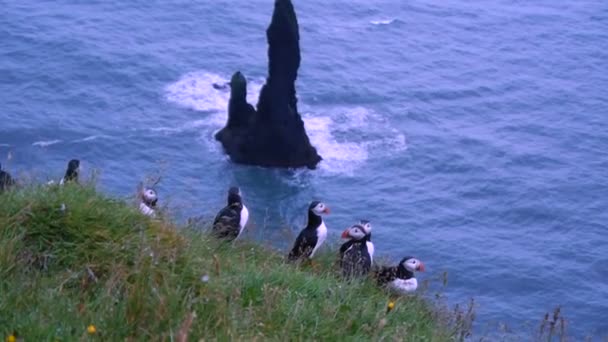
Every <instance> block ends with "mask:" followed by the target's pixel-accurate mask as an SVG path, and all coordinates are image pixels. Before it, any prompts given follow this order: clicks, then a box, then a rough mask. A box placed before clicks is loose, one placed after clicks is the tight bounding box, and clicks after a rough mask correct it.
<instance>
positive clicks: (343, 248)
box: [340, 239, 354, 258]
mask: <svg viewBox="0 0 608 342" xmlns="http://www.w3.org/2000/svg"><path fill="white" fill-rule="evenodd" d="M353 242H354V241H353V240H352V239H351V240H348V241H346V242H345V243H343V244H342V246H340V258H342V257H344V253H345V252H346V251H347V250H348V249H349V248H350V247H351V246H352V245H353Z"/></svg>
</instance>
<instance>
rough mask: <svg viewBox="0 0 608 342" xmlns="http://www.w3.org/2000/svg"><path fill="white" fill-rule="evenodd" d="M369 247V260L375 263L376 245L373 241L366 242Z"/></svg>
mask: <svg viewBox="0 0 608 342" xmlns="http://www.w3.org/2000/svg"><path fill="white" fill-rule="evenodd" d="M365 244H366V245H367V252H368V253H369V259H370V260H371V262H374V244H373V243H372V242H371V241H365Z"/></svg>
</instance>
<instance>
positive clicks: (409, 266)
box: [375, 256, 424, 295]
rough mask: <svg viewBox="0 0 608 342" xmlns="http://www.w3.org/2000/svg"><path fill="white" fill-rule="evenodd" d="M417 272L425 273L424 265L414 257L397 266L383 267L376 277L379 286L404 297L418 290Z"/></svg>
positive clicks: (404, 259) (403, 260) (405, 259)
mask: <svg viewBox="0 0 608 342" xmlns="http://www.w3.org/2000/svg"><path fill="white" fill-rule="evenodd" d="M416 271H420V272H424V264H423V263H422V261H420V260H418V259H416V258H414V257H412V256H406V257H405V258H403V259H401V261H400V262H399V265H397V266H393V267H386V266H383V267H381V268H380V269H379V270H378V271H376V274H375V276H376V279H377V282H378V285H380V286H385V287H386V288H388V289H389V290H391V291H392V292H395V293H397V294H401V295H402V294H407V293H410V292H414V291H416V289H417V288H418V281H417V280H416V277H415V276H414V272H416Z"/></svg>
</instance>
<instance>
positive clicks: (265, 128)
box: [215, 0, 322, 169]
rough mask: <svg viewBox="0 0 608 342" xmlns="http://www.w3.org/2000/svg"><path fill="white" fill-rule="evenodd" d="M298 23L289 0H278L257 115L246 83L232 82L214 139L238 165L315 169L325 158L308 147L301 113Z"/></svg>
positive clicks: (242, 78)
mask: <svg viewBox="0 0 608 342" xmlns="http://www.w3.org/2000/svg"><path fill="white" fill-rule="evenodd" d="M298 30H299V29H298V20H297V18H296V13H295V11H294V9H293V5H292V3H291V1H290V0H275V3H274V13H273V15H272V21H271V23H270V26H268V29H267V30H266V37H267V39H268V77H267V78H266V84H264V86H263V87H262V90H261V92H260V98H259V100H258V104H257V111H256V110H255V109H254V108H253V106H252V105H250V104H249V103H247V80H246V78H245V76H243V74H242V73H241V72H239V71H237V72H236V73H235V74H234V75H233V76H232V79H231V81H230V102H229V104H228V121H227V123H226V126H225V127H224V128H223V129H222V130H220V131H219V132H218V133H217V134H216V135H215V138H216V139H217V140H219V141H220V142H221V143H222V146H223V147H224V151H225V152H226V153H227V154H228V155H229V156H230V158H231V160H232V161H233V162H235V163H241V164H249V165H258V166H264V167H283V168H298V167H308V168H310V169H314V168H316V166H317V164H318V163H319V162H320V161H321V159H322V158H321V156H319V154H318V153H317V150H316V149H315V148H314V147H313V146H312V145H311V144H310V140H309V139H308V135H307V134H306V130H305V128H304V122H303V121H302V118H301V117H300V114H299V113H298V107H297V102H298V100H297V98H296V88H295V81H296V78H297V77H298V68H299V67H300V42H299V41H300V35H299V32H298Z"/></svg>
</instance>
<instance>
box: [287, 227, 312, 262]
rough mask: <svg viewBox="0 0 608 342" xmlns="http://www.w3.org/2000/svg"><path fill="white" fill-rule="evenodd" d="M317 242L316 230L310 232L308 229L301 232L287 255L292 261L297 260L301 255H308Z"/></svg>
mask: <svg viewBox="0 0 608 342" xmlns="http://www.w3.org/2000/svg"><path fill="white" fill-rule="evenodd" d="M316 244H317V236H316V232H313V234H309V232H308V231H307V229H304V230H302V231H301V232H300V234H299V235H298V237H297V238H296V242H295V243H294V244H293V248H292V249H291V251H290V252H289V256H288V257H287V258H288V259H289V260H290V261H293V260H297V259H299V258H301V257H308V256H309V255H310V254H311V253H312V251H313V249H314V248H315V246H316Z"/></svg>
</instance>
